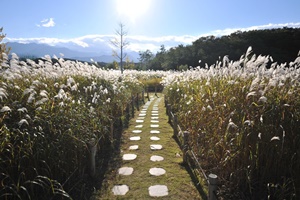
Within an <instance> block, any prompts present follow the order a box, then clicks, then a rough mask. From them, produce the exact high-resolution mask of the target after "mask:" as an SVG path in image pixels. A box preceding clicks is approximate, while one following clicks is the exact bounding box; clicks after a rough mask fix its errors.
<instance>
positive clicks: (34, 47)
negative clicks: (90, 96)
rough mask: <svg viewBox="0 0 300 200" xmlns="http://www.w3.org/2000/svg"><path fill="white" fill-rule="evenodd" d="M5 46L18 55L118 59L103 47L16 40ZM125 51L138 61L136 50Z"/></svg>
mask: <svg viewBox="0 0 300 200" xmlns="http://www.w3.org/2000/svg"><path fill="white" fill-rule="evenodd" d="M6 46H7V47H10V48H11V51H10V53H16V54H17V55H18V56H19V57H27V58H39V57H42V56H45V55H50V56H53V55H56V56H57V57H61V56H60V55H61V54H63V55H64V56H63V57H64V58H70V59H76V60H80V61H91V59H93V60H94V61H97V62H105V63H110V62H113V61H114V60H116V61H118V59H116V58H115V57H113V56H112V50H109V49H103V50H100V52H96V51H93V49H91V51H89V49H85V50H84V51H80V50H73V49H71V48H67V47H63V46H50V45H47V44H38V43H27V44H23V43H18V42H8V43H7V44H6ZM126 53H127V55H128V57H129V59H130V60H131V61H134V62H138V58H139V53H138V52H134V51H130V52H128V51H126Z"/></svg>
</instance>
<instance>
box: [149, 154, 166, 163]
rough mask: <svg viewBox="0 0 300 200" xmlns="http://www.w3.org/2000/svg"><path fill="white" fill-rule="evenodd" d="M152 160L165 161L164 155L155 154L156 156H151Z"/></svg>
mask: <svg viewBox="0 0 300 200" xmlns="http://www.w3.org/2000/svg"><path fill="white" fill-rule="evenodd" d="M150 160H151V161H153V162H159V161H163V160H164V157H162V156H156V155H154V156H151V157H150Z"/></svg>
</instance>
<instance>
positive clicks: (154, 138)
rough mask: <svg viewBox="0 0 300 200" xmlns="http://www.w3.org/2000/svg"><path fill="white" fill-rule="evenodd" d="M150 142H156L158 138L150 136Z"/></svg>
mask: <svg viewBox="0 0 300 200" xmlns="http://www.w3.org/2000/svg"><path fill="white" fill-rule="evenodd" d="M150 140H152V141H158V140H160V138H159V137H156V136H152V137H150Z"/></svg>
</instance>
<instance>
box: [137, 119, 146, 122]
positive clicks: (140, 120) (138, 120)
mask: <svg viewBox="0 0 300 200" xmlns="http://www.w3.org/2000/svg"><path fill="white" fill-rule="evenodd" d="M135 122H136V123H144V120H142V119H137V120H135Z"/></svg>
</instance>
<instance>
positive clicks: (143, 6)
mask: <svg viewBox="0 0 300 200" xmlns="http://www.w3.org/2000/svg"><path fill="white" fill-rule="evenodd" d="M116 3H117V11H118V13H119V15H120V16H121V17H126V18H128V19H129V20H130V21H131V22H132V23H135V21H136V20H137V19H139V18H140V17H141V16H142V15H143V14H145V13H146V12H147V10H148V9H149V7H150V3H151V0H117V1H116Z"/></svg>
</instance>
